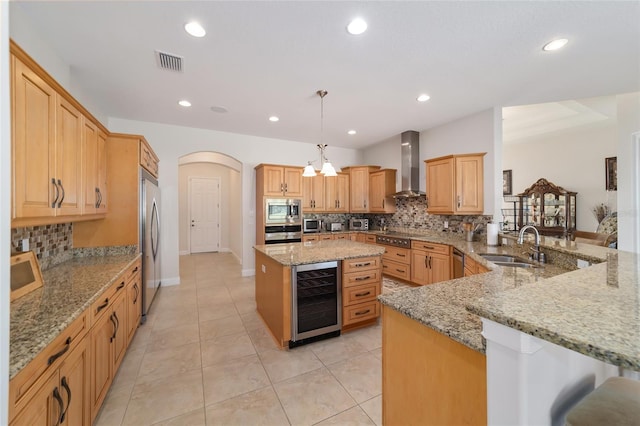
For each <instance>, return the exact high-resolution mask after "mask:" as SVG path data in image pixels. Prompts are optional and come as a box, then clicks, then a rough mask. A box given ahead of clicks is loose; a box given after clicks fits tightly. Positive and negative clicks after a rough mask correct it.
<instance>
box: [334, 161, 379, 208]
mask: <svg viewBox="0 0 640 426" xmlns="http://www.w3.org/2000/svg"><path fill="white" fill-rule="evenodd" d="M378 170H380V166H354V167H343V168H342V171H343V172H345V173H349V181H350V183H349V187H350V188H349V198H350V200H349V203H350V204H349V211H350V212H351V213H369V208H370V203H369V173H371V172H376V171H378Z"/></svg>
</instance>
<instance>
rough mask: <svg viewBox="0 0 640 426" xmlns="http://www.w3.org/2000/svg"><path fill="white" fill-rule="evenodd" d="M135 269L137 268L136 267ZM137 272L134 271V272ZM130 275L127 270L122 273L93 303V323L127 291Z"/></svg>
mask: <svg viewBox="0 0 640 426" xmlns="http://www.w3.org/2000/svg"><path fill="white" fill-rule="evenodd" d="M134 269H135V268H134ZM135 273H137V271H136V272H134V273H133V274H135ZM130 278H131V277H130V276H129V275H128V274H127V271H125V272H124V273H123V274H120V276H118V278H117V279H116V281H115V282H114V283H113V284H112V285H111V287H109V288H108V289H107V290H106V291H105V292H104V293H102V295H101V296H100V297H99V298H98V299H97V300H96V301H95V302H93V303H92V304H91V324H95V323H96V321H98V319H99V318H100V317H101V316H102V315H103V314H104V313H105V312H107V311H108V310H109V307H110V306H111V305H112V304H113V301H114V300H115V299H116V297H118V296H119V295H120V293H122V292H124V291H125V285H126V284H127V282H128V281H129V280H130Z"/></svg>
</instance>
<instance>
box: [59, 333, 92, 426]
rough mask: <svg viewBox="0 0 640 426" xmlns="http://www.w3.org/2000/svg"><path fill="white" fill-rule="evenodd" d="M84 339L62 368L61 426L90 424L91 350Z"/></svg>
mask: <svg viewBox="0 0 640 426" xmlns="http://www.w3.org/2000/svg"><path fill="white" fill-rule="evenodd" d="M88 347H89V346H88V344H87V339H86V338H84V339H82V341H81V342H80V343H79V344H78V346H76V348H75V349H74V350H73V351H72V352H71V353H70V354H69V356H67V358H66V359H65V360H64V363H63V364H62V365H61V366H60V393H61V394H62V400H63V401H64V407H65V408H64V419H63V420H62V422H61V423H60V424H61V425H69V426H74V425H88V424H90V416H91V405H90V404H89V394H90V392H89V367H90V366H89V350H88Z"/></svg>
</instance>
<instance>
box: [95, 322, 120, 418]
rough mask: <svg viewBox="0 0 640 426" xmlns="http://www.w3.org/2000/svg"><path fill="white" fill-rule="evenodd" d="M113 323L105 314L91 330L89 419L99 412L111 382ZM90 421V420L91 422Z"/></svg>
mask: <svg viewBox="0 0 640 426" xmlns="http://www.w3.org/2000/svg"><path fill="white" fill-rule="evenodd" d="M114 332H115V323H114V321H113V316H112V315H111V312H105V314H104V315H102V316H101V317H100V318H99V320H98V321H97V322H96V323H95V324H94V325H93V328H92V329H91V382H90V386H91V417H92V418H93V419H95V416H96V415H97V414H98V411H99V410H100V406H101V405H102V401H103V400H104V397H105V396H106V395H107V391H108V390H109V385H110V384H111V381H112V380H113V366H112V362H111V359H112V355H111V338H112V336H113V335H114ZM93 419H92V420H93Z"/></svg>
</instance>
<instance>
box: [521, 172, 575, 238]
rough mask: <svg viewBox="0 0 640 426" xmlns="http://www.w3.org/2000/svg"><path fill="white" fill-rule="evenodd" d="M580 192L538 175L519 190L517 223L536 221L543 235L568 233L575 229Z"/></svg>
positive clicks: (523, 224) (556, 235)
mask: <svg viewBox="0 0 640 426" xmlns="http://www.w3.org/2000/svg"><path fill="white" fill-rule="evenodd" d="M576 196H577V192H572V191H567V190H566V189H564V188H562V187H560V186H557V185H555V184H553V183H551V182H549V181H548V180H546V179H544V178H541V179H538V181H537V182H535V183H534V184H533V185H531V186H530V187H529V188H527V189H525V190H524V192H522V193H521V194H518V197H519V198H520V206H519V212H518V225H519V228H522V227H523V226H526V225H534V226H535V227H536V228H537V229H538V232H540V234H541V235H550V236H555V237H565V238H566V237H567V236H569V235H571V234H572V233H573V232H574V231H575V230H576Z"/></svg>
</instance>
